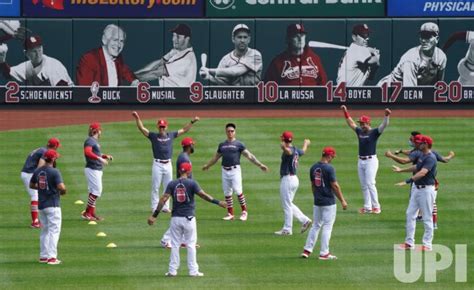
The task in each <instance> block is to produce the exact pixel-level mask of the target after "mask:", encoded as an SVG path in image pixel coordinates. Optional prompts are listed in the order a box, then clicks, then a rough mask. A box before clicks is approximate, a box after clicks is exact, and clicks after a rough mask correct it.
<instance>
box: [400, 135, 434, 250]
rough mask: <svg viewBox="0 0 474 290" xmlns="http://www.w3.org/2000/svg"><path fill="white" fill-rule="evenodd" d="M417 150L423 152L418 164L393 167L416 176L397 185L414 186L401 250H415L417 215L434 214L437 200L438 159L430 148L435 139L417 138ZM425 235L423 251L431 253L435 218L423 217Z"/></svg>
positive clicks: (421, 136)
mask: <svg viewBox="0 0 474 290" xmlns="http://www.w3.org/2000/svg"><path fill="white" fill-rule="evenodd" d="M415 144H416V148H417V149H419V150H420V151H421V152H422V155H421V157H420V158H419V159H418V161H417V163H416V164H415V165H413V166H411V167H409V168H404V169H401V168H400V167H398V166H393V170H394V171H395V172H415V175H413V176H412V177H410V178H408V179H407V180H406V181H402V182H399V183H397V184H396V185H398V186H403V185H406V184H412V183H414V184H413V185H412V192H411V197H410V202H409V204H408V208H407V212H406V217H407V222H406V238H405V243H404V244H401V245H400V249H403V250H413V249H414V248H415V228H416V215H417V212H418V209H421V210H422V211H423V212H433V204H434V200H435V178H436V173H437V172H436V157H435V156H434V154H433V153H431V150H430V149H429V146H430V145H432V144H433V139H431V138H430V137H429V136H425V135H417V136H416V137H415ZM423 224H424V227H425V233H424V235H423V246H422V248H421V250H422V251H431V247H432V241H433V234H434V231H433V216H432V215H429V214H425V215H424V216H423Z"/></svg>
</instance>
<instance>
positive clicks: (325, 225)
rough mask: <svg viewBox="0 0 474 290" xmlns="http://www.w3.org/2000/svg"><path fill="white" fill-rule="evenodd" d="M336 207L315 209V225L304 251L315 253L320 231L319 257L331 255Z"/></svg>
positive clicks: (317, 207)
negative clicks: (320, 231) (330, 245)
mask: <svg viewBox="0 0 474 290" xmlns="http://www.w3.org/2000/svg"><path fill="white" fill-rule="evenodd" d="M336 209H337V207H336V205H335V204H333V205H328V206H317V205H315V206H314V207H313V225H312V226H311V229H310V230H309V233H308V238H307V239H306V245H305V246H304V249H305V250H306V251H308V252H311V253H312V252H313V248H314V245H315V244H316V241H317V240H318V235H319V230H321V229H322V233H321V249H320V251H319V255H327V254H328V253H329V240H330V239H331V233H332V227H333V225H334V222H335V221H336Z"/></svg>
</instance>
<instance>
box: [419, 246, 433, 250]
mask: <svg viewBox="0 0 474 290" xmlns="http://www.w3.org/2000/svg"><path fill="white" fill-rule="evenodd" d="M420 251H422V252H431V251H433V250H432V249H431V248H430V247H427V246H425V245H423V246H421V248H420Z"/></svg>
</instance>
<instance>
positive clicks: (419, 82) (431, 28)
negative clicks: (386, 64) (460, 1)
mask: <svg viewBox="0 0 474 290" xmlns="http://www.w3.org/2000/svg"><path fill="white" fill-rule="evenodd" d="M419 34H420V45H419V46H416V47H413V48H411V49H409V50H408V51H407V52H405V54H403V55H402V57H401V58H400V61H399V62H398V64H397V66H396V67H395V69H394V70H393V71H392V73H391V74H389V75H388V76H385V77H384V78H382V79H381V80H380V81H379V82H378V84H377V86H381V85H382V84H383V83H387V82H388V83H389V85H390V83H392V82H401V83H402V85H403V86H405V87H416V86H427V85H434V84H435V83H436V82H437V81H442V80H443V79H444V70H445V68H446V62H447V58H446V55H445V54H444V52H443V51H442V50H441V49H439V48H438V47H436V45H437V44H438V41H439V28H438V25H437V24H436V23H433V22H426V23H424V24H423V25H422V26H421V27H420V32H419Z"/></svg>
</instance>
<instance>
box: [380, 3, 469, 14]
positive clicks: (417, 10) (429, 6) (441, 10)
mask: <svg viewBox="0 0 474 290" xmlns="http://www.w3.org/2000/svg"><path fill="white" fill-rule="evenodd" d="M387 12H388V16H417V17H420V16H428V17H431V16H474V0H388V2H387Z"/></svg>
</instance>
